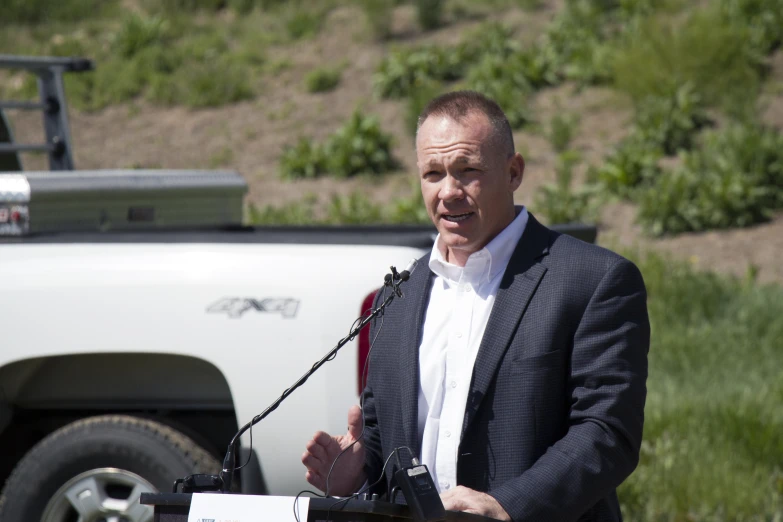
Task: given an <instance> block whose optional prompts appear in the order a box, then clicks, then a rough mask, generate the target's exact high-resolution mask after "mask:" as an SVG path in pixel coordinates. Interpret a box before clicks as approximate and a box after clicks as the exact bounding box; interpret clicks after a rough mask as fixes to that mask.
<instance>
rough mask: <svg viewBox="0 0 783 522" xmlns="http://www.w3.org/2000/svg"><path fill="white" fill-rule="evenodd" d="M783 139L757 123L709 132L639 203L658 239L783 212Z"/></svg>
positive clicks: (743, 223)
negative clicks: (702, 141) (678, 165)
mask: <svg viewBox="0 0 783 522" xmlns="http://www.w3.org/2000/svg"><path fill="white" fill-rule="evenodd" d="M781 186H783V136H781V135H780V134H779V133H778V132H776V131H775V130H772V129H766V128H763V127H761V126H759V125H753V124H733V125H730V126H729V127H727V128H726V129H723V130H720V131H708V132H707V133H706V134H705V136H704V146H703V147H702V148H701V149H698V150H695V151H693V152H691V153H685V154H684V161H683V165H682V167H680V168H676V169H673V170H670V171H666V172H664V173H662V174H661V175H660V176H658V178H657V179H656V182H655V183H654V184H652V185H651V186H650V187H649V188H648V189H647V190H645V191H643V193H642V194H641V197H640V199H639V220H640V221H641V222H642V224H643V225H644V226H645V227H646V228H647V230H648V231H650V232H651V233H653V234H655V235H661V234H672V233H679V232H688V231H701V230H710V229H718V228H729V227H744V226H749V225H752V224H754V223H759V222H762V221H766V220H768V219H769V218H770V216H771V215H772V213H773V212H774V211H775V210H776V209H779V208H781V207H783V191H781V189H780V187H781Z"/></svg>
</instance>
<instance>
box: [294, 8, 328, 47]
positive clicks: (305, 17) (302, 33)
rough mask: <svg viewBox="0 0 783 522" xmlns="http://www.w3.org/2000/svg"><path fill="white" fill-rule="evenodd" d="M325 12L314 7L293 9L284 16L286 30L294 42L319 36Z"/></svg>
mask: <svg viewBox="0 0 783 522" xmlns="http://www.w3.org/2000/svg"><path fill="white" fill-rule="evenodd" d="M325 14H326V13H325V12H324V10H323V9H315V8H312V7H305V6H302V7H293V8H291V9H289V10H288V12H287V13H286V14H285V16H284V23H285V30H286V33H287V34H288V37H289V38H291V39H292V40H299V39H301V38H309V37H311V36H314V35H316V34H318V32H319V31H320V30H321V26H322V25H323V21H324V16H325Z"/></svg>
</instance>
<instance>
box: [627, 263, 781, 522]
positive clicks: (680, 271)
mask: <svg viewBox="0 0 783 522" xmlns="http://www.w3.org/2000/svg"><path fill="white" fill-rule="evenodd" d="M632 259H634V260H635V261H636V262H637V264H638V266H639V268H640V270H641V272H642V274H643V276H644V280H645V283H646V286H647V292H648V309H649V315H650V321H651V324H652V331H653V333H654V335H653V336H652V339H651V346H650V353H649V378H648V381H647V389H648V395H647V404H646V406H645V426H644V442H643V443H642V451H641V459H640V462H639V466H638V468H637V469H636V471H635V472H634V473H633V474H632V475H631V476H630V477H629V478H628V479H627V480H626V481H625V483H624V484H623V485H622V486H620V488H619V491H618V494H619V497H620V502H621V504H622V510H623V518H625V519H627V520H634V521H637V522H677V521H685V520H688V521H693V522H719V521H724V522H728V521H734V522H739V521H757V522H762V521H773V520H776V519H778V518H779V517H780V514H781V513H782V512H783V473H781V471H783V470H781V467H780V463H781V462H783V442H781V438H780V433H781V430H783V410H781V408H780V402H781V400H783V373H781V368H783V350H781V349H780V339H783V322H781V321H780V320H779V318H780V317H781V314H783V291H782V290H781V288H780V287H779V286H777V285H773V286H760V285H756V284H753V282H752V281H742V280H739V279H735V278H728V277H724V276H718V275H716V274H713V273H709V272H705V271H697V270H695V269H694V268H692V267H691V266H689V265H688V264H685V263H682V262H677V261H673V260H671V259H667V258H664V257H661V256H658V255H653V254H647V255H644V256H640V255H633V256H632Z"/></svg>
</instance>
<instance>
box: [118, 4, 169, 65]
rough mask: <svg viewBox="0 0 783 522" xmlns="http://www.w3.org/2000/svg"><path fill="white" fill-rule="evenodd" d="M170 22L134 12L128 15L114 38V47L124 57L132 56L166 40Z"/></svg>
mask: <svg viewBox="0 0 783 522" xmlns="http://www.w3.org/2000/svg"><path fill="white" fill-rule="evenodd" d="M167 31H168V22H166V20H164V19H163V18H160V17H157V16H153V17H150V18H145V17H143V16H141V15H139V14H136V13H132V14H131V15H129V16H128V17H126V18H125V19H124V20H123V22H122V25H121V26H120V30H119V31H118V32H117V34H116V35H115V38H114V48H115V50H116V51H117V52H118V53H120V55H121V56H122V57H123V58H132V57H133V56H135V55H136V54H138V53H139V52H140V51H143V50H144V49H147V48H149V47H151V46H154V45H162V44H164V43H165V40H166V33H167Z"/></svg>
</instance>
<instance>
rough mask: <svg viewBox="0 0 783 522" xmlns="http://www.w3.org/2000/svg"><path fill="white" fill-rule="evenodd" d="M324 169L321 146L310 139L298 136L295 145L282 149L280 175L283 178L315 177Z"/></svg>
mask: <svg viewBox="0 0 783 522" xmlns="http://www.w3.org/2000/svg"><path fill="white" fill-rule="evenodd" d="M325 171H326V163H325V160H324V156H323V152H322V150H321V147H320V146H319V145H317V144H315V143H313V141H312V140H311V139H308V138H300V139H299V141H298V142H297V144H296V145H294V146H288V147H286V148H285V149H283V155H282V156H281V158H280V177H282V178H283V179H297V178H315V177H317V176H320V175H321V174H323V173H324V172H325Z"/></svg>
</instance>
